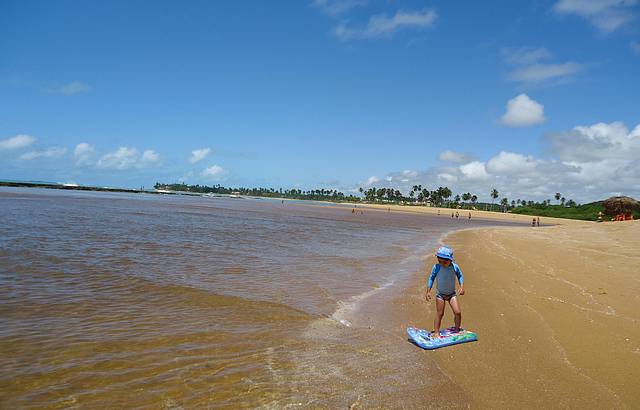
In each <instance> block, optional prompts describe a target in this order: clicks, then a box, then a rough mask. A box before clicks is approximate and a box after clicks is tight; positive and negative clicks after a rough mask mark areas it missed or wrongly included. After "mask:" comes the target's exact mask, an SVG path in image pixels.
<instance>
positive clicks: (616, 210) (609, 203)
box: [602, 196, 640, 216]
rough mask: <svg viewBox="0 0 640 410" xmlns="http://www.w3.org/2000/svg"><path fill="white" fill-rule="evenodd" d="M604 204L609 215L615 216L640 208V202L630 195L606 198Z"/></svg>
mask: <svg viewBox="0 0 640 410" xmlns="http://www.w3.org/2000/svg"><path fill="white" fill-rule="evenodd" d="M602 206H603V207H604V212H605V213H606V214H607V215H611V216H615V215H619V214H627V213H630V212H632V211H633V210H640V202H638V201H636V200H635V199H633V198H631V197H628V196H612V197H611V198H609V199H606V200H605V201H604V202H603V203H602Z"/></svg>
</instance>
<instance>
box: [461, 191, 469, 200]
mask: <svg viewBox="0 0 640 410" xmlns="http://www.w3.org/2000/svg"><path fill="white" fill-rule="evenodd" d="M470 199H471V193H469V192H466V193H464V194H462V200H463V201H465V202H466V201H468V200H470Z"/></svg>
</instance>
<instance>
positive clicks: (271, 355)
mask: <svg viewBox="0 0 640 410" xmlns="http://www.w3.org/2000/svg"><path fill="white" fill-rule="evenodd" d="M352 211H353V206H350V205H337V206H327V205H326V204H322V205H320V204H314V203H301V202H290V201H284V203H283V202H281V201H274V200H265V199H252V198H241V199H237V198H221V197H217V198H206V197H183V196H169V195H148V194H139V195H136V194H115V193H101V192H72V191H56V190H40V189H14V188H11V189H9V188H4V189H0V407H1V408H239V407H241V408H255V407H261V408H286V407H308V406H311V407H349V406H352V405H353V406H355V407H357V406H358V405H361V406H364V407H371V406H374V407H375V406H380V407H387V408H393V407H414V406H421V407H426V405H425V403H428V402H425V397H426V396H428V395H429V394H431V393H435V392H440V393H441V397H442V391H446V388H445V386H443V385H442V383H443V382H442V378H445V376H444V375H439V374H438V372H439V370H438V369H437V366H435V364H434V363H432V361H430V359H429V358H428V357H425V355H424V353H423V352H422V351H420V350H419V349H417V348H416V347H415V346H412V345H410V344H408V343H407V341H406V336H405V335H404V328H405V327H406V323H405V322H406V319H407V318H405V317H403V316H402V313H401V312H402V309H401V308H400V307H399V304H398V302H397V301H398V300H402V294H403V289H404V288H405V287H406V286H408V284H409V283H410V281H411V279H412V278H415V277H416V275H420V274H424V271H425V269H426V268H427V267H426V265H427V264H429V263H432V261H430V260H429V257H428V255H429V254H430V253H431V252H432V250H433V248H434V247H435V246H436V245H437V244H438V241H439V238H440V237H441V236H442V235H443V234H444V233H446V232H447V231H449V230H451V229H457V228H469V227H475V226H487V225H489V224H491V225H495V224H496V223H495V222H487V221H482V220H479V219H475V218H474V219H473V220H471V221H469V220H466V219H462V218H461V219H460V220H453V219H451V218H450V217H447V216H441V217H438V216H430V215H417V214H412V213H404V212H395V211H394V212H387V211H384V210H371V209H363V208H361V207H358V208H356V212H352ZM399 312H400V313H399ZM430 320H431V318H429V321H430ZM452 399H454V397H452ZM457 399H458V400H460V397H459V396H458V397H457ZM459 403H460V404H461V405H463V404H464V403H463V402H459Z"/></svg>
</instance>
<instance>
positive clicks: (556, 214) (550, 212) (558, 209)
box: [511, 201, 640, 221]
mask: <svg viewBox="0 0 640 410" xmlns="http://www.w3.org/2000/svg"><path fill="white" fill-rule="evenodd" d="M603 210H604V208H603V206H602V201H597V202H591V203H589V204H584V205H574V206H565V205H548V206H546V207H543V206H535V205H534V206H528V205H525V206H519V207H517V208H515V209H513V210H511V212H512V213H514V214H523V215H536V216H548V217H552V218H566V219H581V220H585V221H597V220H598V212H602V211H603ZM603 217H604V218H605V220H608V219H609V218H610V217H607V216H606V215H605V216H603ZM633 217H634V219H638V218H640V212H638V211H634V212H633Z"/></svg>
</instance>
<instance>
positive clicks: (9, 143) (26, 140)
mask: <svg viewBox="0 0 640 410" xmlns="http://www.w3.org/2000/svg"><path fill="white" fill-rule="evenodd" d="M35 141H36V139H35V138H33V137H32V136H30V135H22V134H21V135H16V136H15V137H11V138H7V139H6V140H0V150H10V149H20V148H26V147H28V146H29V145H31V144H33V143H34V142H35Z"/></svg>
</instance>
